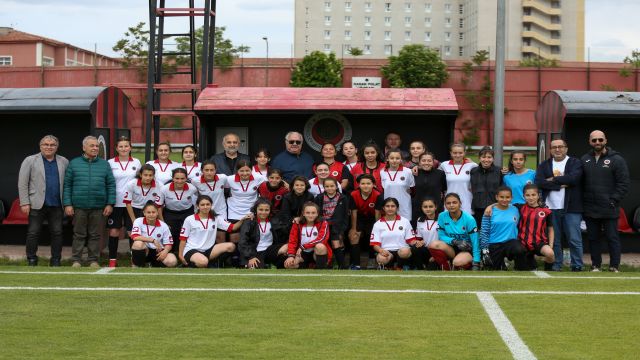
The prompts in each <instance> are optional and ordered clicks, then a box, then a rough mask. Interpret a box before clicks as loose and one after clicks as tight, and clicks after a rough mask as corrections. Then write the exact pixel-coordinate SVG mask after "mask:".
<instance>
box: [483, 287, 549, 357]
mask: <svg viewBox="0 0 640 360" xmlns="http://www.w3.org/2000/svg"><path fill="white" fill-rule="evenodd" d="M477 296H478V300H480V303H481V304H482V307H484V311H486V312H487V315H489V318H490V319H491V322H492V323H493V326H495V327H496V330H498V334H500V337H501V338H502V341H504V343H505V345H507V347H508V348H509V351H511V354H512V355H513V358H514V359H516V360H535V359H536V356H535V355H533V353H532V352H531V350H529V347H528V346H527V344H525V343H524V341H522V338H520V335H518V332H517V331H516V329H515V328H514V327H513V325H512V324H511V321H509V318H508V317H507V315H505V313H504V312H503V311H502V309H501V308H500V305H498V303H497V302H496V299H494V298H493V296H492V295H491V294H490V293H488V292H479V293H477Z"/></svg>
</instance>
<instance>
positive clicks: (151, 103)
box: [145, 0, 216, 160]
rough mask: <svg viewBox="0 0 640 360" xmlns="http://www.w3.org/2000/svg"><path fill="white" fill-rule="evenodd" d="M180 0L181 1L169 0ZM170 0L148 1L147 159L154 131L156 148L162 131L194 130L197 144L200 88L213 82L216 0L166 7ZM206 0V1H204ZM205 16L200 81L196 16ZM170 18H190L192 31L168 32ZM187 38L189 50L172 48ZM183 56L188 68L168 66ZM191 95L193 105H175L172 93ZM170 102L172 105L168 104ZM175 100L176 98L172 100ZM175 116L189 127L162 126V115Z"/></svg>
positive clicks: (190, 0) (194, 138)
mask: <svg viewBox="0 0 640 360" xmlns="http://www.w3.org/2000/svg"><path fill="white" fill-rule="evenodd" d="M169 1H170V2H177V1H178V0H173V1H172V0H169ZM166 2H167V0H149V59H148V60H149V68H148V72H147V109H146V117H145V135H146V145H145V159H146V160H149V159H151V158H152V153H151V143H152V141H151V140H152V139H151V136H152V134H153V144H154V148H155V147H156V146H157V144H158V143H159V142H160V133H161V132H163V131H191V133H192V140H193V144H194V145H197V144H198V117H197V116H196V114H195V112H194V109H193V106H194V105H195V103H196V99H197V97H198V91H199V90H202V89H204V88H205V87H206V86H207V85H208V84H211V83H212V82H213V50H214V46H215V44H214V39H215V24H216V16H215V11H216V0H198V5H203V7H195V6H196V5H195V2H196V1H195V0H188V7H184V8H176V7H166ZM203 3H204V4H203ZM199 17H202V18H203V24H202V26H203V36H202V51H201V53H200V57H201V61H200V83H199V84H198V83H197V75H198V74H197V70H198V69H197V68H198V66H197V64H198V61H197V54H196V47H197V45H198V44H197V43H196V41H197V39H196V18H199ZM168 18H172V19H174V18H188V22H189V31H188V32H178V33H170V32H169V33H167V32H165V26H166V25H168V24H166V22H168V21H169V19H168ZM179 38H182V39H188V43H189V46H188V49H186V50H185V49H177V48H176V49H170V47H171V46H172V45H175V44H171V43H176V41H177V39H179ZM177 58H181V59H184V60H188V64H189V65H188V68H185V67H176V66H166V64H167V60H169V62H171V61H175V59H177ZM187 75H188V76H189V79H190V81H189V83H184V82H183V83H179V84H175V83H165V82H163V81H166V80H167V79H168V78H169V77H174V76H187ZM187 95H190V96H191V106H190V107H184V108H176V107H175V105H174V107H173V108H171V107H170V105H171V101H170V100H171V98H170V97H171V96H183V97H184V96H187ZM167 103H169V105H166V104H167ZM173 103H174V104H175V103H176V102H175V101H174V102H173ZM161 116H165V117H175V118H179V119H186V118H190V120H191V122H190V126H184V127H162V126H161V124H160V117H161ZM181 123H184V120H183V121H182V122H181Z"/></svg>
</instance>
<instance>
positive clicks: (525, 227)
mask: <svg viewBox="0 0 640 360" xmlns="http://www.w3.org/2000/svg"><path fill="white" fill-rule="evenodd" d="M551 226H552V223H551V210H550V209H549V208H546V207H544V208H543V207H535V208H534V207H531V206H529V205H528V204H524V205H522V206H521V207H520V221H519V222H518V239H519V240H520V243H522V246H524V247H525V248H527V249H529V250H533V249H534V245H535V244H539V243H541V242H543V243H545V244H548V243H549V238H548V236H547V228H548V227H551Z"/></svg>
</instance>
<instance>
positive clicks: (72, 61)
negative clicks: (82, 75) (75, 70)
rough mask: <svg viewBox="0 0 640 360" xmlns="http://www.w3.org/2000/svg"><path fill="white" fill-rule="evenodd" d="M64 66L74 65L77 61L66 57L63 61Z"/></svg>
mask: <svg viewBox="0 0 640 360" xmlns="http://www.w3.org/2000/svg"><path fill="white" fill-rule="evenodd" d="M64 65H65V66H76V65H77V63H76V62H75V61H74V60H71V59H67V61H65V62H64Z"/></svg>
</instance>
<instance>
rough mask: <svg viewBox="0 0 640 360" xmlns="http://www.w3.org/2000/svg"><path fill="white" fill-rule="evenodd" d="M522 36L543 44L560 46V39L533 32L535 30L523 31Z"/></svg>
mask: <svg viewBox="0 0 640 360" xmlns="http://www.w3.org/2000/svg"><path fill="white" fill-rule="evenodd" d="M522 37H523V38H531V39H534V40H536V41H538V42H541V43H543V44H545V45H548V46H553V45H555V46H560V40H559V39H552V38H550V37H548V36H545V35H544V34H541V33H539V32H535V31H523V32H522Z"/></svg>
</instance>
